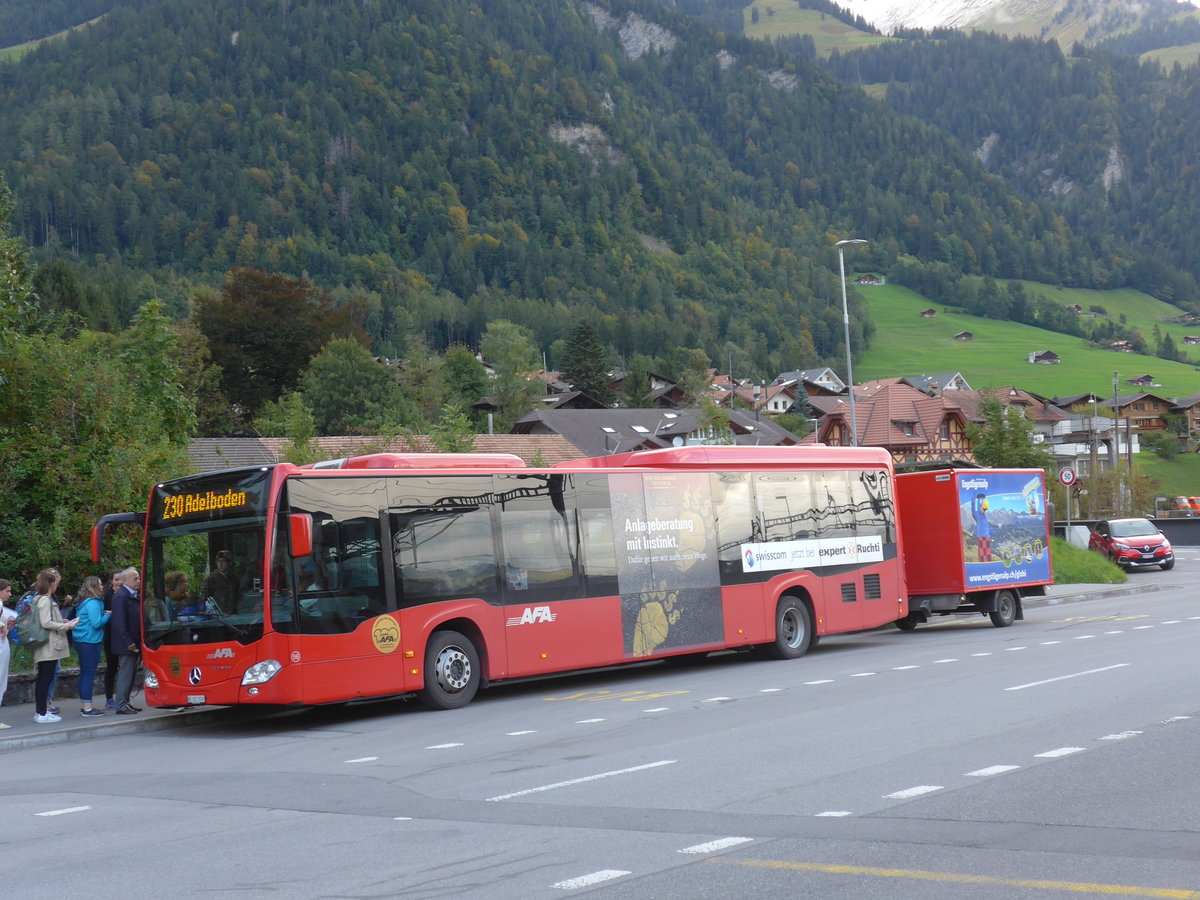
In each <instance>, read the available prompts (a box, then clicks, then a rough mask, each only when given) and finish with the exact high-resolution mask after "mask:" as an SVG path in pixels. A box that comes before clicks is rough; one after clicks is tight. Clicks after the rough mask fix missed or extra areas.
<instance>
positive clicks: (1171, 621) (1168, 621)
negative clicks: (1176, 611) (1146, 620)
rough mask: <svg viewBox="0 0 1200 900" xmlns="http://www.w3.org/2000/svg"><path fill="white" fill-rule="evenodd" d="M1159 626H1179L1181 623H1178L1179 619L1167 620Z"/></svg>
mask: <svg viewBox="0 0 1200 900" xmlns="http://www.w3.org/2000/svg"><path fill="white" fill-rule="evenodd" d="M1161 624H1163V625H1180V624H1182V623H1181V622H1180V621H1179V619H1167V621H1165V622H1163V623H1161Z"/></svg>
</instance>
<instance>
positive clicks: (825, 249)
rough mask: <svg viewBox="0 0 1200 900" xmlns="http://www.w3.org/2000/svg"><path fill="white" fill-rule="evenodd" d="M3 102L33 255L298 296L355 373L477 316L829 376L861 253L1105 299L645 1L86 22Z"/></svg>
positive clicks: (810, 90)
mask: <svg viewBox="0 0 1200 900" xmlns="http://www.w3.org/2000/svg"><path fill="white" fill-rule="evenodd" d="M0 98H2V102H0V133H3V134H6V135H10V136H12V138H11V139H10V140H8V141H5V142H4V143H3V144H0V166H2V167H3V170H4V173H5V176H6V178H7V180H8V182H9V184H10V185H11V187H12V189H13V191H14V194H15V197H16V200H17V202H18V210H17V213H16V214H15V216H14V219H13V222H14V225H15V227H16V228H17V229H18V230H19V231H20V232H21V233H22V234H24V235H25V236H26V237H27V238H28V239H29V240H30V242H31V243H32V244H33V245H34V246H35V247H36V248H38V250H39V253H42V254H47V255H54V254H60V255H67V256H69V257H73V256H77V257H78V258H79V259H81V260H84V261H88V260H92V261H95V260H98V259H101V258H102V259H104V260H106V261H109V262H111V261H113V260H119V261H121V262H122V263H124V264H125V265H127V266H130V267H133V268H136V269H142V270H157V271H164V270H166V271H170V272H173V273H175V274H176V275H178V274H182V275H184V276H185V277H189V278H193V279H198V280H207V281H209V282H210V283H211V282H214V281H216V280H217V279H219V278H220V277H221V275H222V273H223V272H224V271H225V270H226V269H228V268H229V267H230V266H233V265H248V266H257V267H261V268H264V269H268V270H272V271H280V272H285V273H289V274H307V275H308V276H309V277H311V278H312V279H313V280H314V281H316V282H317V283H318V284H320V285H323V286H326V287H338V286H346V288H347V289H348V290H349V291H350V292H351V293H352V294H353V295H354V296H357V297H359V298H360V302H361V303H362V305H363V306H364V307H365V308H366V309H367V314H366V319H365V322H364V327H366V328H367V330H368V332H369V333H370V335H371V336H372V338H373V342H374V346H375V349H376V351H377V352H382V353H387V352H389V351H394V350H395V349H396V348H397V347H399V346H402V344H401V343H398V342H400V341H401V340H402V337H403V335H404V333H406V332H412V333H419V334H422V335H426V336H428V337H429V338H430V340H431V342H432V343H433V344H434V345H435V347H436V346H444V345H445V344H446V343H448V342H450V341H453V340H468V341H473V340H475V339H476V338H477V337H478V335H479V333H480V331H481V330H482V327H483V325H484V324H485V323H486V322H488V321H490V320H492V319H495V318H500V317H504V318H509V319H512V320H514V321H517V322H520V323H523V324H526V325H528V326H530V327H531V328H532V329H533V330H534V331H535V334H536V336H537V338H538V340H539V343H541V345H542V346H549V345H550V344H551V343H552V342H553V341H554V340H556V339H559V338H562V337H563V336H565V334H566V332H567V330H568V329H569V328H570V326H571V324H572V323H573V321H574V318H575V316H576V315H577V313H578V311H581V310H582V311H585V312H586V314H588V315H596V316H597V317H598V319H599V324H600V328H601V334H602V336H603V338H604V339H605V340H606V341H608V342H609V343H610V344H612V345H613V346H615V347H616V348H617V349H618V351H619V352H621V353H622V354H628V353H631V352H634V351H641V352H646V353H649V354H652V355H653V354H663V353H665V352H667V351H668V350H670V349H671V348H678V347H688V346H696V347H702V348H704V349H705V350H706V351H707V352H708V353H709V354H710V356H711V358H713V359H721V360H725V359H728V358H729V356H730V354H734V355H736V356H737V358H738V360H739V362H740V363H742V364H743V370H745V369H747V368H751V369H753V370H754V371H758V372H761V373H763V374H767V373H770V372H773V371H779V370H782V369H788V368H796V367H797V365H803V366H808V365H815V364H819V363H821V362H824V361H827V360H828V361H833V360H836V359H839V358H841V356H842V353H843V350H842V346H841V343H842V342H841V327H840V326H841V316H840V309H838V304H837V298H838V287H837V281H836V270H837V258H836V255H835V254H834V253H833V252H832V244H833V242H834V241H835V240H836V239H838V238H841V237H849V236H858V235H862V236H867V237H869V238H870V240H871V244H870V245H869V246H868V247H866V248H865V249H863V250H859V251H856V255H857V257H858V259H860V260H861V261H862V264H863V265H864V266H865V265H868V264H869V262H870V261H874V264H875V265H876V266H877V267H879V268H887V267H889V266H890V265H891V264H892V261H894V260H897V259H901V258H905V259H910V260H913V261H915V264H916V265H918V266H924V265H939V266H944V267H947V268H948V269H949V270H953V271H960V272H964V271H965V272H970V273H976V274H980V275H992V276H1005V277H1024V278H1035V279H1039V280H1042V281H1049V282H1062V281H1066V282H1069V283H1075V284H1080V285H1083V286H1098V285H1100V284H1101V283H1107V284H1114V283H1115V284H1123V283H1125V282H1126V279H1127V278H1128V276H1129V274H1130V272H1131V271H1133V270H1132V268H1131V264H1130V260H1129V258H1128V257H1121V256H1120V255H1119V254H1117V253H1115V252H1113V251H1114V248H1112V247H1110V246H1107V245H1106V243H1105V241H1104V240H1103V239H1097V238H1096V237H1094V236H1088V237H1087V238H1086V239H1085V238H1084V237H1082V236H1080V235H1079V234H1076V233H1074V232H1072V231H1071V230H1070V229H1069V228H1068V227H1067V226H1066V224H1065V222H1063V221H1062V220H1061V219H1058V218H1056V217H1054V216H1051V215H1047V214H1046V212H1045V211H1044V210H1043V209H1041V208H1040V207H1039V206H1038V205H1036V204H1032V203H1028V202H1026V201H1024V200H1022V199H1021V198H1020V197H1019V196H1018V195H1017V194H1016V193H1014V192H1013V190H1012V189H1011V188H1010V187H1009V186H1007V185H1005V184H1004V183H1003V182H1002V181H1000V180H999V179H996V178H994V177H991V176H989V175H988V174H987V173H986V172H985V171H984V168H983V166H982V165H981V164H980V162H979V160H978V159H976V157H975V156H974V155H972V154H971V153H970V152H969V150H967V149H964V148H960V147H959V146H958V145H957V144H956V143H955V142H954V141H953V140H951V139H949V138H947V137H945V136H943V135H942V134H941V133H939V132H938V131H936V130H935V129H933V128H931V127H929V126H926V125H923V124H921V123H919V122H918V121H916V120H915V119H913V118H911V117H907V116H900V115H896V114H894V113H892V112H889V111H888V110H887V109H886V107H883V106H881V105H879V104H878V103H876V102H874V101H872V100H870V99H868V98H867V97H865V96H864V95H863V94H862V93H861V92H860V91H859V90H857V89H854V88H846V87H843V86H841V85H839V84H838V83H836V82H835V81H834V80H833V79H831V78H830V77H829V76H828V75H827V74H825V73H824V72H822V71H821V70H819V69H817V68H816V67H814V66H812V65H810V64H808V63H806V62H803V61H797V60H789V59H788V58H787V57H786V56H784V55H783V54H782V53H781V52H779V51H777V50H776V49H774V48H772V47H769V46H764V45H762V44H761V43H757V42H753V41H750V40H747V39H742V38H738V37H734V36H731V35H728V34H725V33H721V32H716V31H714V30H712V29H711V28H710V27H708V26H707V25H705V24H702V23H700V22H699V21H697V20H694V19H689V18H686V17H683V16H681V15H679V14H677V13H673V12H671V11H669V10H665V9H664V8H663V7H661V6H659V5H658V4H656V3H650V2H634V0H613V2H611V3H606V4H599V3H587V2H578V0H566V2H560V3H553V4H529V3H525V2H518V0H486V2H478V3H471V2H466V0H441V2H434V0H422V2H417V0H410V2H387V3H382V2H380V3H374V2H365V3H353V4H351V3H327V2H324V0H253V2H250V0H247V2H235V0H115V2H114V3H113V5H112V9H111V10H110V11H109V12H108V14H107V15H106V16H105V17H104V18H103V19H102V20H101V21H99V22H98V23H97V24H95V25H92V26H90V27H88V28H87V29H84V30H82V31H80V32H77V33H73V34H72V35H71V36H70V37H68V38H67V39H66V40H62V41H55V42H50V43H47V44H45V45H43V46H41V47H39V48H38V49H37V50H35V51H33V52H31V53H29V54H28V55H27V56H25V57H24V58H22V60H21V61H20V62H19V63H17V64H12V65H7V66H0ZM914 151H916V152H914ZM910 267H911V266H910ZM870 334H871V325H870V322H869V318H868V317H867V316H866V315H865V314H864V313H861V312H860V314H857V315H856V316H855V321H854V334H853V341H854V342H855V343H856V344H859V343H861V342H862V341H863V340H865V339H867V338H869V337H870Z"/></svg>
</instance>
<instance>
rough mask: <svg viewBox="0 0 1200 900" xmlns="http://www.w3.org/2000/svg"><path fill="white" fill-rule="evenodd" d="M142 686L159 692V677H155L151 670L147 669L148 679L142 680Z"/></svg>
mask: <svg viewBox="0 0 1200 900" xmlns="http://www.w3.org/2000/svg"><path fill="white" fill-rule="evenodd" d="M142 685H143V686H144V687H148V688H149V689H150V690H152V691H157V690H158V676H157V675H155V674H154V673H153V672H151V671H150V670H149V669H147V670H146V677H145V678H143V679H142Z"/></svg>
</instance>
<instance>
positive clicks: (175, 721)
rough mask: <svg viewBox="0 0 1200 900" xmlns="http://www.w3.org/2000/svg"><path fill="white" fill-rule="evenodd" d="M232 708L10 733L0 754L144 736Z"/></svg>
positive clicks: (192, 723)
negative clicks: (137, 735) (114, 736)
mask: <svg viewBox="0 0 1200 900" xmlns="http://www.w3.org/2000/svg"><path fill="white" fill-rule="evenodd" d="M232 709H233V707H226V706H222V707H213V708H212V709H191V710H182V711H180V712H177V713H167V714H163V715H158V716H151V717H148V718H145V719H138V720H134V721H131V722H116V721H114V722H111V723H108V722H105V723H97V724H95V725H78V726H75V727H73V728H60V729H58V730H53V731H41V732H36V733H34V734H14V735H12V736H11V737H9V736H2V737H0V753H5V752H7V751H9V750H25V749H28V748H30V747H45V746H48V745H50V744H67V743H76V742H79V741H91V740H95V739H97V738H102V737H111V736H113V735H124V734H146V733H148V732H151V731H165V730H166V729H168V728H189V727H192V726H195V725H202V724H205V723H207V722H211V721H213V720H214V719H219V718H222V717H223V716H224V714H226V713H229V712H231V711H232Z"/></svg>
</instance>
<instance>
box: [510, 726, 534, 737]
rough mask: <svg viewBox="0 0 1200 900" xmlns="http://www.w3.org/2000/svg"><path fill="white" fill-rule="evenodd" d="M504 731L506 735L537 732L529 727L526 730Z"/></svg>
mask: <svg viewBox="0 0 1200 900" xmlns="http://www.w3.org/2000/svg"><path fill="white" fill-rule="evenodd" d="M504 733H505V735H507V736H508V737H520V736H521V735H523V734H537V732H536V731H533V730H531V729H528V728H527V729H525V730H524V731H506V732H504Z"/></svg>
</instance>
